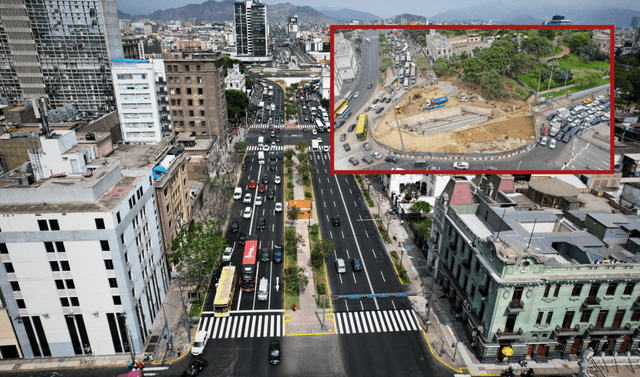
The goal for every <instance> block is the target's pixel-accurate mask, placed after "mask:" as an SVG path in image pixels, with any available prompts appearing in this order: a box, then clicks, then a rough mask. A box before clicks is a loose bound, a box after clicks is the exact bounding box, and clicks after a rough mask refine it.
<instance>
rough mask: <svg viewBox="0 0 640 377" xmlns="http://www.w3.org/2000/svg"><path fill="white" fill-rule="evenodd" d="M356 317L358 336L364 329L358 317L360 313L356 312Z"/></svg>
mask: <svg viewBox="0 0 640 377" xmlns="http://www.w3.org/2000/svg"><path fill="white" fill-rule="evenodd" d="M353 314H354V317H355V320H356V326H357V327H358V334H361V333H362V327H361V326H360V318H359V317H358V312H354V313H353Z"/></svg>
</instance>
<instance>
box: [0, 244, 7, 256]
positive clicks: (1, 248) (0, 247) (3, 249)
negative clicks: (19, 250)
mask: <svg viewBox="0 0 640 377" xmlns="http://www.w3.org/2000/svg"><path fill="white" fill-rule="evenodd" d="M0 254H9V250H8V249H7V244H6V243H0Z"/></svg>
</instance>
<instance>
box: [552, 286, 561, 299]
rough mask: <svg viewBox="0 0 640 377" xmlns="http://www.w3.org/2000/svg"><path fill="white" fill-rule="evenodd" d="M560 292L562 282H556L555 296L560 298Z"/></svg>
mask: <svg viewBox="0 0 640 377" xmlns="http://www.w3.org/2000/svg"><path fill="white" fill-rule="evenodd" d="M558 293H560V284H556V290H555V291H553V298H558Z"/></svg>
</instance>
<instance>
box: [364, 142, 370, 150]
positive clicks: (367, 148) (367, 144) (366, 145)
mask: <svg viewBox="0 0 640 377" xmlns="http://www.w3.org/2000/svg"><path fill="white" fill-rule="evenodd" d="M362 147H363V148H364V150H365V151H369V150H371V144H369V143H364V144H362Z"/></svg>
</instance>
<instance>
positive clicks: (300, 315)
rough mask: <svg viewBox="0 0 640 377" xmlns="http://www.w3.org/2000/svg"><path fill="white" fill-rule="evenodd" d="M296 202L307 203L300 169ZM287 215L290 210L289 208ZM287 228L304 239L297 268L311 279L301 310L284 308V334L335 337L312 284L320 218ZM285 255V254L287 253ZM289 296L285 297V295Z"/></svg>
mask: <svg viewBox="0 0 640 377" xmlns="http://www.w3.org/2000/svg"><path fill="white" fill-rule="evenodd" d="M293 161H294V164H297V163H298V160H297V156H293ZM293 199H294V200H305V199H306V198H305V197H304V186H303V184H302V179H301V178H300V176H299V175H298V171H297V169H295V168H294V169H293ZM287 212H288V208H287ZM285 219H286V213H285ZM285 223H286V225H287V226H295V227H296V233H297V234H298V235H299V236H301V238H302V242H300V243H298V266H299V267H302V268H303V269H304V270H305V273H306V275H307V277H308V278H309V284H307V286H306V287H303V288H301V289H300V295H299V299H300V307H299V308H296V311H295V312H294V311H293V309H292V308H285V334H286V335H312V334H313V335H318V334H333V333H335V331H334V326H333V321H331V320H328V319H327V320H325V325H326V326H327V328H326V329H322V309H321V308H320V309H319V308H317V307H316V298H315V290H314V287H315V282H314V281H313V272H312V267H311V249H310V244H309V224H311V225H315V224H317V223H318V220H317V216H316V215H315V213H312V218H311V221H309V220H308V219H304V220H288V219H286V220H285ZM285 252H286V251H285ZM285 294H286V293H285ZM330 305H331V303H330V301H329V300H327V309H326V312H327V313H329V312H330V311H331V307H330Z"/></svg>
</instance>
